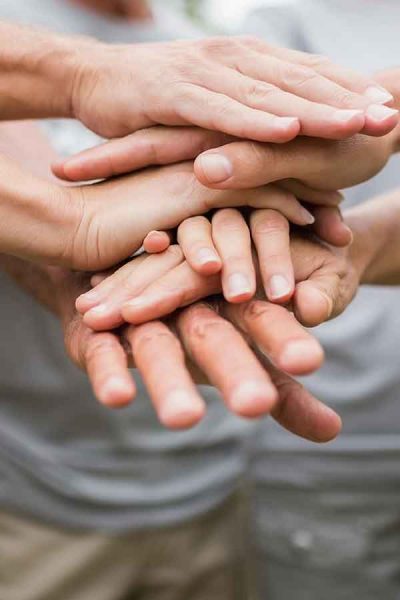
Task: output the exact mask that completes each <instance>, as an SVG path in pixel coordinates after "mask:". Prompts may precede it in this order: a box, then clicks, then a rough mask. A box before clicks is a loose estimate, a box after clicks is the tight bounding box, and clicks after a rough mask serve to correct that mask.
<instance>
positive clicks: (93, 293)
mask: <svg viewBox="0 0 400 600" xmlns="http://www.w3.org/2000/svg"><path fill="white" fill-rule="evenodd" d="M99 297H100V294H99V292H98V290H90V292H86V293H85V294H81V295H80V296H79V298H78V300H79V299H80V298H83V299H84V300H88V301H89V302H94V301H95V300H98V299H99Z"/></svg>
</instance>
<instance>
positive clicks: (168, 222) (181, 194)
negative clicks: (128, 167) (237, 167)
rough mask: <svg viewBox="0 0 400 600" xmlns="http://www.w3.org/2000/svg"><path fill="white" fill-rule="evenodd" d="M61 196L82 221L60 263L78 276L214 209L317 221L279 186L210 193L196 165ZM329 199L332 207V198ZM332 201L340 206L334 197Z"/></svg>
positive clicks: (71, 190) (301, 221) (65, 190)
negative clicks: (157, 232)
mask: <svg viewBox="0 0 400 600" xmlns="http://www.w3.org/2000/svg"><path fill="white" fill-rule="evenodd" d="M60 190H62V193H63V204H64V206H65V207H67V208H68V207H71V206H72V207H74V208H75V210H76V211H78V214H79V218H77V219H76V221H77V226H76V227H75V229H74V230H73V231H72V232H71V231H70V234H71V233H72V234H73V235H70V242H69V245H68V246H67V247H65V246H64V252H63V255H62V256H61V257H58V261H59V262H62V261H63V263H64V264H66V265H68V266H73V268H76V269H80V270H92V271H94V270H99V269H103V268H107V267H110V266H113V265H114V264H117V263H118V262H120V261H121V260H124V259H126V258H127V257H128V256H130V255H131V254H132V253H133V252H135V251H136V250H138V248H140V247H141V245H142V243H143V240H144V238H145V236H146V235H147V234H148V233H149V232H150V231H152V230H154V229H164V230H165V229H170V228H173V227H177V226H178V225H179V224H180V223H181V222H182V221H184V220H185V219H187V218H189V217H192V216H195V215H200V214H204V213H207V212H208V211H209V210H211V209H213V208H221V207H226V206H250V207H253V208H274V209H276V210H278V211H279V212H280V213H281V214H283V215H284V216H285V217H286V218H288V219H289V220H290V221H291V222H292V223H295V224H297V225H308V224H310V223H312V222H313V221H314V218H313V216H312V215H311V214H310V213H309V211H307V210H306V209H305V208H304V207H303V206H302V205H301V204H300V203H299V201H298V200H297V199H296V198H295V196H294V195H293V194H291V193H290V192H288V191H287V190H284V189H281V188H279V186H275V185H270V186H265V187H257V188H256V189H253V190H246V193H243V192H242V191H219V190H215V191H210V190H209V189H208V188H205V187H204V186H202V185H201V184H200V183H199V182H198V181H197V180H196V178H195V176H194V174H193V164H192V163H181V164H178V165H173V166H169V167H164V168H159V169H149V170H146V171H142V172H140V173H137V174H133V175H130V176H126V177H123V178H120V179H112V180H108V181H105V182H103V183H99V184H95V185H90V186H83V187H79V188H73V187H65V188H59V189H58V192H59V193H60ZM325 197H327V202H329V199H330V197H331V195H330V194H328V195H326V194H325ZM333 199H334V202H336V201H337V195H336V194H334V195H333ZM64 210H65V209H64Z"/></svg>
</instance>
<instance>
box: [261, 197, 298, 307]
mask: <svg viewBox="0 0 400 600" xmlns="http://www.w3.org/2000/svg"><path fill="white" fill-rule="evenodd" d="M250 227H251V234H252V238H253V242H254V245H255V247H256V250H257V259H258V263H259V269H260V274H261V278H262V281H263V284H264V289H265V293H266V295H267V298H268V299H269V300H270V301H271V302H280V303H282V302H287V301H288V300H289V299H290V298H291V297H292V295H293V293H294V287H295V281H294V272H293V265H292V257H291V254H290V235H289V234H290V228H289V222H288V220H287V219H286V218H285V217H284V216H283V215H281V213H279V212H278V211H275V210H268V209H267V210H255V211H253V212H252V213H251V216H250Z"/></svg>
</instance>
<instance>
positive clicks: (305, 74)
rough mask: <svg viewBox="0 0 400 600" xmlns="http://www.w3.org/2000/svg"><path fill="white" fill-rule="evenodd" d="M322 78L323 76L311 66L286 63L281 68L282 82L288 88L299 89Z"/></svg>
mask: <svg viewBox="0 0 400 600" xmlns="http://www.w3.org/2000/svg"><path fill="white" fill-rule="evenodd" d="M320 79H321V76H320V75H319V74H318V73H317V72H316V71H314V70H313V69H311V68H309V67H303V66H298V65H295V66H294V65H284V66H283V67H282V68H281V73H280V83H281V85H282V86H283V87H285V88H286V89H293V88H294V89H299V88H302V87H305V86H307V85H309V84H310V83H315V82H318V81H319V80H320Z"/></svg>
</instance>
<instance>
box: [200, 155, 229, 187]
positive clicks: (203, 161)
mask: <svg viewBox="0 0 400 600" xmlns="http://www.w3.org/2000/svg"><path fill="white" fill-rule="evenodd" d="M199 162H200V166H201V168H202V169H203V173H204V175H205V177H206V179H207V180H208V181H210V183H221V182H222V181H226V180H227V179H229V178H230V177H232V175H233V166H232V163H231V161H230V160H229V159H228V158H227V157H226V156H223V154H216V153H215V152H214V153H211V154H203V155H202V156H200V158H199Z"/></svg>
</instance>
